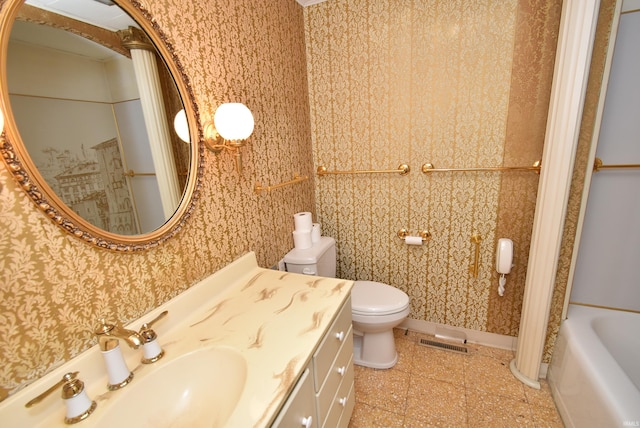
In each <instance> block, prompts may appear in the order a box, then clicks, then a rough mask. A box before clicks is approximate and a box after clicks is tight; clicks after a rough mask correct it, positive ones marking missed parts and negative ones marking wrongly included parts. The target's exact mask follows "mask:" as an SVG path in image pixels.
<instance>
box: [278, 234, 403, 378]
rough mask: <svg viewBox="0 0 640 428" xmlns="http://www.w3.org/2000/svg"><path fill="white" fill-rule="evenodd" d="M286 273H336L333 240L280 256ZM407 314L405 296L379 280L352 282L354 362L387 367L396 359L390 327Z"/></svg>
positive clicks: (374, 366)
mask: <svg viewBox="0 0 640 428" xmlns="http://www.w3.org/2000/svg"><path fill="white" fill-rule="evenodd" d="M284 263H285V266H286V268H287V271H289V272H295V273H302V274H305V275H319V276H325V277H330V278H335V276H336V241H335V240H334V239H333V238H330V237H328V236H323V237H321V238H320V241H318V242H316V243H315V244H313V246H312V247H311V248H308V249H304V250H301V249H293V250H291V251H289V252H288V253H287V254H286V255H285V256H284ZM408 315H409V296H407V294H406V293H405V292H404V291H402V290H399V289H397V288H395V287H392V286H390V285H387V284H383V283H381V282H374V281H355V283H354V286H353V289H352V290H351V317H352V322H353V334H354V337H353V347H354V356H353V357H354V360H353V361H354V363H355V364H357V365H360V366H365V367H371V368H376V369H388V368H391V367H393V366H394V365H395V364H396V363H397V361H398V353H397V352H396V345H395V341H394V337H393V328H394V327H396V326H398V325H400V324H401V323H402V322H403V321H404V320H405V319H406V318H407V316H408Z"/></svg>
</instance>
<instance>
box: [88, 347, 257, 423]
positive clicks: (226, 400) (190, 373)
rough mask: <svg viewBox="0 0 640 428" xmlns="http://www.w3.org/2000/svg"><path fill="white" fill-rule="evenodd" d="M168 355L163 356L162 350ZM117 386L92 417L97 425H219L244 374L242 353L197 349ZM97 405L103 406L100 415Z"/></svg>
mask: <svg viewBox="0 0 640 428" xmlns="http://www.w3.org/2000/svg"><path fill="white" fill-rule="evenodd" d="M165 358H166V356H165ZM163 363H164V361H162V360H160V361H159V362H157V363H155V364H157V365H158V367H157V368H154V367H152V366H150V367H148V368H149V369H153V371H151V372H149V373H148V374H146V375H145V376H144V377H142V376H140V379H137V378H136V377H134V379H133V381H132V382H131V384H130V385H127V386H126V387H125V388H124V389H122V390H120V391H115V392H114V393H113V395H112V396H111V398H110V399H109V400H113V401H112V402H110V403H108V408H107V406H106V404H107V403H104V404H103V406H100V404H99V405H98V410H97V411H96V413H95V414H94V415H92V416H91V417H93V418H96V420H95V422H96V423H97V426H99V427H116V426H131V427H134V426H135V427H154V428H155V427H222V426H224V425H225V423H226V421H227V420H228V418H229V416H230V415H231V413H232V412H233V409H234V408H235V407H236V404H237V403H238V400H239V399H240V395H241V394H242V390H243V389H244V385H245V381H246V377H247V364H246V361H245V359H244V357H243V356H242V355H241V354H240V353H238V352H237V351H235V350H233V349H230V348H223V347H216V348H205V349H200V350H197V351H194V352H191V353H189V354H185V355H183V356H180V357H178V358H176V359H175V360H173V361H167V362H166V364H164V365H162V364H163ZM100 407H103V409H104V410H105V411H106V413H105V415H104V416H103V415H100V413H99V411H100ZM91 417H90V418H89V420H91Z"/></svg>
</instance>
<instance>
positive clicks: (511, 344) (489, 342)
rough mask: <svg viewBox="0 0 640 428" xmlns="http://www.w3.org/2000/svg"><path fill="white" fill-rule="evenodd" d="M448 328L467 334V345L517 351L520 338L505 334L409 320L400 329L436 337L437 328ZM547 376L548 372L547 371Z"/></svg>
mask: <svg viewBox="0 0 640 428" xmlns="http://www.w3.org/2000/svg"><path fill="white" fill-rule="evenodd" d="M438 326H440V327H446V328H447V329H449V330H456V331H461V332H463V333H465V335H466V336H467V343H475V344H478V345H483V346H490V347H492V348H500V349H507V350H509V351H515V349H516V344H517V343H518V338H517V337H513V336H507V335H504V334H497V333H487V332H486V331H478V330H471V329H468V328H462V327H451V326H448V325H444V324H438V323H434V322H430V321H424V320H414V319H410V318H407V319H406V320H405V321H404V322H403V323H402V324H400V326H398V328H406V329H409V330H412V331H416V332H418V333H424V334H429V335H432V336H434V335H435V334H436V328H437V327H438ZM545 374H546V370H545Z"/></svg>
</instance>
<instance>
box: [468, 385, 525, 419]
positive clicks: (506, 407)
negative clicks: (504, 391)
mask: <svg viewBox="0 0 640 428" xmlns="http://www.w3.org/2000/svg"><path fill="white" fill-rule="evenodd" d="M466 393H467V420H468V423H469V426H472V427H491V428H499V427H504V428H512V427H533V426H534V423H533V417H532V415H531V411H530V409H529V405H528V404H527V403H526V402H524V401H522V400H516V399H513V398H509V397H504V396H499V395H496V394H493V393H490V392H485V391H480V390H477V389H473V388H467V390H466Z"/></svg>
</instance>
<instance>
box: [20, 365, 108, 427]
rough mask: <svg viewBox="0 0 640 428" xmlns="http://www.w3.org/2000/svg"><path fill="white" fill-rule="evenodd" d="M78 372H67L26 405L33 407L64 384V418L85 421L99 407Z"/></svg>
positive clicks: (69, 422) (72, 420)
mask: <svg viewBox="0 0 640 428" xmlns="http://www.w3.org/2000/svg"><path fill="white" fill-rule="evenodd" d="M77 376H78V372H73V373H67V374H65V375H64V376H63V377H62V380H60V381H59V382H58V383H56V384H55V385H53V386H52V387H50V388H49V389H47V390H46V391H44V392H43V393H42V394H40V395H38V396H37V397H36V398H34V399H33V400H31V401H29V402H28V403H27V404H25V405H24V406H25V407H27V408H29V407H32V406H34V405H36V404H38V403H39V402H41V401H42V400H44V399H45V398H46V397H48V396H49V395H50V394H51V393H52V392H53V391H55V390H57V389H58V388H60V387H61V386H62V398H63V399H64V400H65V403H66V405H67V413H66V416H65V418H64V422H65V423H66V424H75V423H77V422H80V421H83V420H85V419H86V418H88V417H89V415H90V414H91V413H93V411H94V410H95V409H96V407H98V405H97V403H96V402H95V401H92V400H91V399H89V396H88V395H87V392H86V391H85V389H84V382H82V381H81V380H80V379H78V378H77Z"/></svg>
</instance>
